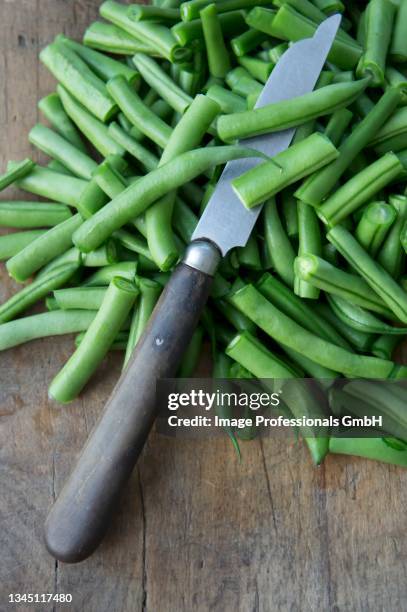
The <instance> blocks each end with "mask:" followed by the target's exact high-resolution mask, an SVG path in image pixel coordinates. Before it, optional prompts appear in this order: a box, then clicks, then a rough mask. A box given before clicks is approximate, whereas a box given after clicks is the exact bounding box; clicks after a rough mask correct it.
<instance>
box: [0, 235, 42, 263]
mask: <svg viewBox="0 0 407 612" xmlns="http://www.w3.org/2000/svg"><path fill="white" fill-rule="evenodd" d="M45 231H46V230H30V231H28V232H14V233H13V234H5V235H4V236H0V261H4V260H6V259H9V258H10V257H13V256H14V255H17V253H19V252H20V251H21V250H22V249H24V248H25V247H26V246H27V245H28V244H30V242H33V240H36V239H37V238H39V237H40V236H42V235H43V234H44V233H45Z"/></svg>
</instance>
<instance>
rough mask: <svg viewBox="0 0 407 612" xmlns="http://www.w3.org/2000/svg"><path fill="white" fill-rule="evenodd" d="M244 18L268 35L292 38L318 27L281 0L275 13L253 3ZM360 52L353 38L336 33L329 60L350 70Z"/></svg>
mask: <svg viewBox="0 0 407 612" xmlns="http://www.w3.org/2000/svg"><path fill="white" fill-rule="evenodd" d="M246 22H247V24H248V25H249V26H250V27H252V28H255V29H257V30H260V31H261V32H265V33H266V34H269V35H270V36H273V37H275V38H279V39H282V40H288V41H292V42H296V41H297V40H301V39H302V38H311V37H312V36H313V35H314V33H315V31H316V29H317V27H318V24H317V23H315V22H314V21H311V20H310V19H308V18H307V17H305V16H303V15H301V14H300V13H298V12H297V11H296V10H294V9H293V8H292V7H291V6H289V4H287V3H284V4H283V6H282V7H281V8H280V9H279V10H278V11H277V13H276V12H275V11H270V10H269V9H265V8H262V7H256V8H254V9H252V10H251V11H250V13H249V14H248V15H247V17H246ZM361 54H362V49H361V47H360V46H359V45H358V44H357V42H356V41H354V40H353V39H351V38H350V37H349V36H347V35H343V34H337V36H336V38H335V40H334V42H333V45H332V47H331V51H330V52H329V54H328V60H329V61H331V62H332V63H333V64H335V65H336V66H337V67H338V68H341V69H342V70H350V69H352V68H354V67H355V65H356V64H357V62H358V60H359V58H360V56H361Z"/></svg>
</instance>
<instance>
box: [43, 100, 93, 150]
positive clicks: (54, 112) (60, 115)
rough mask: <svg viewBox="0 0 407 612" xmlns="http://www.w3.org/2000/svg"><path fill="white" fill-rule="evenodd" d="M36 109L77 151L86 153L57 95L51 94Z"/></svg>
mask: <svg viewBox="0 0 407 612" xmlns="http://www.w3.org/2000/svg"><path fill="white" fill-rule="evenodd" d="M38 108H39V109H40V111H41V112H42V113H43V115H44V116H45V117H46V118H47V119H48V121H49V122H50V123H51V124H52V126H53V127H54V128H55V129H56V130H57V132H59V133H60V134H61V136H63V137H64V138H65V140H67V141H68V142H70V143H71V144H72V145H74V147H76V148H77V149H78V150H79V151H82V152H83V153H86V147H85V145H84V143H83V140H82V138H81V136H80V134H79V132H78V130H77V129H76V127H75V125H74V123H73V122H72V121H71V119H70V118H69V117H68V115H67V114H66V112H65V110H64V107H63V106H62V103H61V100H60V98H59V96H58V94H57V93H52V94H49V95H48V96H46V97H45V98H42V100H40V101H39V102H38Z"/></svg>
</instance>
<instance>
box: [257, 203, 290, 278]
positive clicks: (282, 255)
mask: <svg viewBox="0 0 407 612" xmlns="http://www.w3.org/2000/svg"><path fill="white" fill-rule="evenodd" d="M263 210H264V212H263V214H264V237H265V239H266V244H267V250H268V253H269V256H270V259H271V261H272V264H273V267H274V269H275V270H276V272H277V274H278V275H279V276H280V277H281V278H282V280H283V281H284V282H285V283H286V285H288V286H289V287H292V286H293V285H294V259H295V253H294V249H293V247H292V244H291V242H290V240H289V238H288V236H287V234H286V232H285V230H284V228H283V226H282V224H281V220H280V216H279V214H278V210H277V206H276V201H275V199H274V198H271V199H270V200H268V201H267V202H266V204H265V205H264V209H263Z"/></svg>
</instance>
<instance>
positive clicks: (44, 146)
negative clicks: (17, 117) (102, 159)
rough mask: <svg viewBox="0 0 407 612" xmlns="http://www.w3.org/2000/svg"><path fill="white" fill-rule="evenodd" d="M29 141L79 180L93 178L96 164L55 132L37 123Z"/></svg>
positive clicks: (29, 136)
mask: <svg viewBox="0 0 407 612" xmlns="http://www.w3.org/2000/svg"><path fill="white" fill-rule="evenodd" d="M28 139H29V141H30V142H31V144H33V145H34V146H36V147H37V149H40V150H41V151H43V152H44V153H46V154H47V155H49V156H50V157H53V158H54V159H56V160H57V161H59V162H60V163H61V164H63V165H64V166H65V167H66V168H68V170H70V171H71V172H72V173H73V174H75V175H76V176H78V177H79V178H83V179H87V180H89V179H90V178H91V176H92V172H93V170H94V169H95V168H96V166H97V164H96V162H95V161H94V160H93V159H91V158H90V157H89V156H88V155H86V153H83V152H82V151H80V150H79V149H77V148H76V147H75V146H74V145H72V144H71V143H70V142H68V141H67V140H65V138H63V137H62V136H60V135H59V134H57V133H56V132H54V131H53V130H50V129H49V128H47V127H45V126H44V125H41V124H40V123H37V125H35V126H34V127H33V128H32V130H31V131H30V133H29V135H28Z"/></svg>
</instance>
